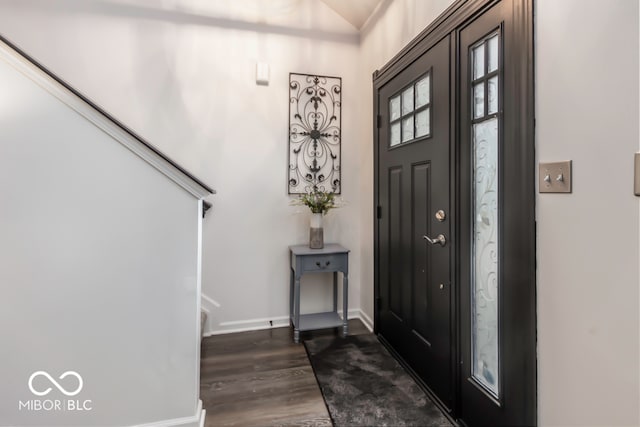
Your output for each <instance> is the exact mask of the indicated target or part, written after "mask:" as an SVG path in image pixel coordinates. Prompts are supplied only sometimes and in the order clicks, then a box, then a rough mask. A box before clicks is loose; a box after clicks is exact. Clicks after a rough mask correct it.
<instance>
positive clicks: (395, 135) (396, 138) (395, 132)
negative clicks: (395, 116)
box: [389, 122, 400, 147]
mask: <svg viewBox="0 0 640 427" xmlns="http://www.w3.org/2000/svg"><path fill="white" fill-rule="evenodd" d="M389 141H390V142H389V145H391V146H392V147H393V146H394V145H398V144H400V122H396V123H394V124H392V125H391V137H390V138H389Z"/></svg>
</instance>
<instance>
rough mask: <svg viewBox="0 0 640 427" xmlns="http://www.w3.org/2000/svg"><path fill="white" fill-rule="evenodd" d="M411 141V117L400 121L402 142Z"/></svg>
mask: <svg viewBox="0 0 640 427" xmlns="http://www.w3.org/2000/svg"><path fill="white" fill-rule="evenodd" d="M412 139H413V116H409V117H407V118H406V119H404V120H403V121H402V142H407V141H410V140H412Z"/></svg>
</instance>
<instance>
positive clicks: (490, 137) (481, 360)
mask: <svg viewBox="0 0 640 427" xmlns="http://www.w3.org/2000/svg"><path fill="white" fill-rule="evenodd" d="M473 163H474V164H473V190H474V206H473V216H474V219H475V220H474V222H473V261H472V263H473V265H472V269H473V273H472V278H473V279H472V290H471V292H472V294H471V297H472V298H471V300H472V310H473V312H472V322H473V330H472V331H473V333H472V340H473V345H472V351H473V357H472V361H473V377H474V378H475V379H476V380H477V381H479V382H480V383H481V384H483V385H484V386H486V387H487V388H488V389H489V390H490V391H491V392H493V393H494V394H495V395H496V396H497V395H498V391H499V390H498V373H499V366H498V360H499V359H498V258H499V247H498V238H499V236H498V190H499V189H498V119H497V118H492V119H489V120H486V121H483V122H481V123H477V124H475V125H473Z"/></svg>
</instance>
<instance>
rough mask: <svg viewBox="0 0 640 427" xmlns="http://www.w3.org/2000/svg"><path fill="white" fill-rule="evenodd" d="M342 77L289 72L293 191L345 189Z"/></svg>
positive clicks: (290, 151) (289, 178) (290, 148)
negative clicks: (342, 167)
mask: <svg viewBox="0 0 640 427" xmlns="http://www.w3.org/2000/svg"><path fill="white" fill-rule="evenodd" d="M341 122H342V79H341V78H340V77H327V76H314V75H308V74H295V73H290V74H289V167H288V169H289V171H288V173H289V176H288V180H289V194H304V193H309V192H312V191H316V190H318V191H327V192H334V193H336V194H339V193H340V191H341V172H342V171H341V156H340V143H341V140H342V136H341V131H340V127H341Z"/></svg>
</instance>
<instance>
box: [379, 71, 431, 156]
mask: <svg viewBox="0 0 640 427" xmlns="http://www.w3.org/2000/svg"><path fill="white" fill-rule="evenodd" d="M428 136H431V71H429V72H428V73H427V74H425V75H423V76H421V77H420V78H419V79H418V80H416V81H414V82H413V83H411V85H410V86H408V87H405V88H404V89H403V90H402V91H400V92H398V93H397V94H395V95H394V96H392V97H391V99H390V100H389V145H390V146H391V147H394V146H396V145H400V144H405V143H408V142H413V141H414V140H417V139H418V138H424V137H428Z"/></svg>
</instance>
